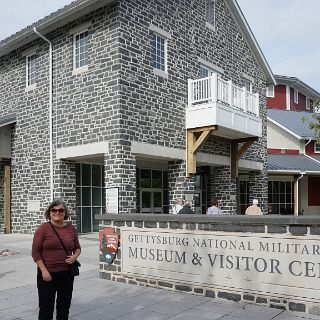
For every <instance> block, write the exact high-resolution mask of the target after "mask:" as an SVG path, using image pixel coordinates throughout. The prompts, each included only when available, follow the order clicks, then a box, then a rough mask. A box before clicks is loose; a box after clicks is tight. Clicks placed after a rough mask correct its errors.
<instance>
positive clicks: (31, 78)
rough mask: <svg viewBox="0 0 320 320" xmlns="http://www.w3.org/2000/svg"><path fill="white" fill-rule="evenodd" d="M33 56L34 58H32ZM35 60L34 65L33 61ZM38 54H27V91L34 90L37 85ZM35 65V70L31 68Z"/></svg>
mask: <svg viewBox="0 0 320 320" xmlns="http://www.w3.org/2000/svg"><path fill="white" fill-rule="evenodd" d="M32 58H33V59H32ZM32 62H34V64H33V65H31V63H32ZM36 63H37V56H36V53H32V54H29V55H27V56H26V91H29V90H33V89H35V88H36V86H37V65H36ZM32 67H34V69H33V71H31V73H30V70H31V68H32Z"/></svg>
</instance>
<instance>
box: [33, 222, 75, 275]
mask: <svg viewBox="0 0 320 320" xmlns="http://www.w3.org/2000/svg"><path fill="white" fill-rule="evenodd" d="M54 228H55V230H56V231H57V232H58V234H59V236H60V238H61V240H62V241H63V244H64V246H65V248H66V249H67V251H68V255H70V256H71V255H72V254H73V252H74V251H75V250H76V249H80V244H79V239H78V233H77V230H76V228H75V227H74V226H73V225H72V224H71V223H68V224H66V225H65V226H63V227H56V226H54ZM32 258H33V261H34V262H36V261H39V260H42V261H43V263H44V265H45V266H46V268H47V270H48V271H49V272H59V271H64V270H68V268H69V265H68V264H67V263H66V262H65V260H66V258H67V254H66V252H65V251H64V249H63V247H62V244H61V242H60V240H59V239H58V237H57V235H56V234H55V232H54V230H53V229H52V227H51V226H50V224H49V222H45V223H43V224H42V225H40V227H39V228H38V230H37V231H36V232H35V234H34V237H33V243H32Z"/></svg>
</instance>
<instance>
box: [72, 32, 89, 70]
mask: <svg viewBox="0 0 320 320" xmlns="http://www.w3.org/2000/svg"><path fill="white" fill-rule="evenodd" d="M86 65H88V31H85V32H81V33H78V34H76V35H74V69H78V68H81V67H84V66H86Z"/></svg>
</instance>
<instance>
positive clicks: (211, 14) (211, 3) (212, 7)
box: [206, 0, 216, 27]
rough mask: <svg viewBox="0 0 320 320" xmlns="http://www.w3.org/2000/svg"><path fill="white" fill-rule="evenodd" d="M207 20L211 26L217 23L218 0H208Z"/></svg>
mask: <svg viewBox="0 0 320 320" xmlns="http://www.w3.org/2000/svg"><path fill="white" fill-rule="evenodd" d="M206 22H207V23H208V24H210V25H211V26H213V27H215V25H216V1H215V0H206Z"/></svg>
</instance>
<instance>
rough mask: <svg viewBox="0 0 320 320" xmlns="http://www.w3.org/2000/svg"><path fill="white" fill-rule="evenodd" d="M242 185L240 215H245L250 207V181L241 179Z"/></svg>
mask: <svg viewBox="0 0 320 320" xmlns="http://www.w3.org/2000/svg"><path fill="white" fill-rule="evenodd" d="M239 183H240V188H239V189H240V190H239V196H240V203H239V204H240V214H245V212H246V209H247V208H248V206H249V180H245V179H241V180H240V181H239Z"/></svg>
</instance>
